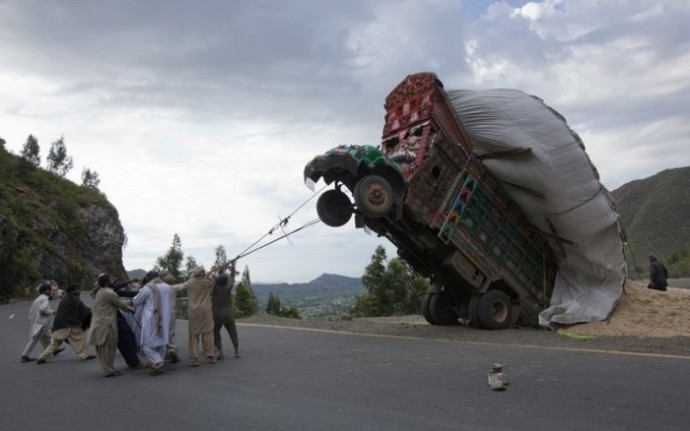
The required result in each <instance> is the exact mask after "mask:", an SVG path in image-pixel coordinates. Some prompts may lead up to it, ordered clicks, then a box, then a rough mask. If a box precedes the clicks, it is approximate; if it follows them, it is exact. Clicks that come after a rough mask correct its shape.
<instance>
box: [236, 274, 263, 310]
mask: <svg viewBox="0 0 690 431" xmlns="http://www.w3.org/2000/svg"><path fill="white" fill-rule="evenodd" d="M233 306H234V308H235V309H234V313H235V317H237V318H242V317H249V316H252V315H254V314H256V313H258V312H259V301H258V300H257V299H256V294H254V290H252V284H251V281H250V279H249V268H248V267H245V268H244V272H242V280H241V281H240V282H239V283H237V287H235V298H234V301H233Z"/></svg>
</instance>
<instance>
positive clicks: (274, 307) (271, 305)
mask: <svg viewBox="0 0 690 431" xmlns="http://www.w3.org/2000/svg"><path fill="white" fill-rule="evenodd" d="M266 313H268V314H273V315H275V316H277V315H279V314H280V297H279V296H278V295H274V294H273V292H271V293H269V294H268V303H267V304H266Z"/></svg>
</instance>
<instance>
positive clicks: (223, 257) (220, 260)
mask: <svg viewBox="0 0 690 431" xmlns="http://www.w3.org/2000/svg"><path fill="white" fill-rule="evenodd" d="M227 261H228V255H227V254H226V253H225V247H223V246H222V245H219V246H218V247H216V261H215V262H214V263H213V268H220V267H221V266H223V265H225V264H226V263H227Z"/></svg>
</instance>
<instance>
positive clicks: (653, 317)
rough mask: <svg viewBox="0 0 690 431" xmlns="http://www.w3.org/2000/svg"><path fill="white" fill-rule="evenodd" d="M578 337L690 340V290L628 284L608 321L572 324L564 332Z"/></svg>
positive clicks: (633, 282)
mask: <svg viewBox="0 0 690 431" xmlns="http://www.w3.org/2000/svg"><path fill="white" fill-rule="evenodd" d="M562 331H567V332H569V333H572V334H578V335H603V336H633V337H679V336H680V337H690V289H681V288H675V287H669V288H668V290H667V291H665V292H660V291H657V290H652V289H647V287H646V285H645V284H644V283H642V282H639V281H627V283H626V286H625V293H624V294H623V295H621V298H620V300H619V301H618V305H617V306H616V308H615V309H614V310H613V313H611V316H610V319H609V321H608V322H593V323H582V324H577V325H572V326H570V327H568V328H565V329H562Z"/></svg>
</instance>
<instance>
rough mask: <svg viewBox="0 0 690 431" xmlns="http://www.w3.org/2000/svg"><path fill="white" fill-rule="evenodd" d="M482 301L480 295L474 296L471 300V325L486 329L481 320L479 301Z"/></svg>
mask: <svg viewBox="0 0 690 431" xmlns="http://www.w3.org/2000/svg"><path fill="white" fill-rule="evenodd" d="M480 299H482V296H481V295H479V294H475V295H472V298H470V306H469V309H470V310H469V311H470V324H471V325H472V326H474V327H475V328H478V329H484V325H483V324H482V322H481V321H480V320H479V300H480Z"/></svg>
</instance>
